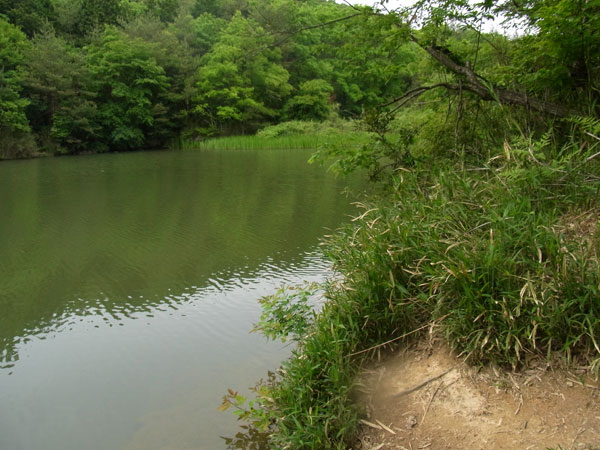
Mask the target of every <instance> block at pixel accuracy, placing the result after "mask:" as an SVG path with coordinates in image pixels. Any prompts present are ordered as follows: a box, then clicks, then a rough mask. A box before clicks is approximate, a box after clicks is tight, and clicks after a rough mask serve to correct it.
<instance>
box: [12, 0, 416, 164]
mask: <svg viewBox="0 0 600 450" xmlns="http://www.w3.org/2000/svg"><path fill="white" fill-rule="evenodd" d="M360 15H362V14H359V13H358V12H357V11H355V10H353V9H352V8H350V7H348V6H342V5H338V4H336V3H334V2H329V1H320V0H310V1H302V2H299V1H281V0H273V1H271V0H269V1H252V0H251V1H247V0H223V1H214V0H213V1H205V0H195V1H194V0H158V1H157V0H139V1H135V0H134V1H130V0H106V1H95V0H83V1H77V0H73V1H70V0H69V1H68V0H23V1H17V2H15V1H8V0H7V1H2V2H0V30H1V31H0V39H1V40H0V55H1V56H0V67H2V71H1V72H0V77H1V78H0V86H1V87H2V90H1V91H0V118H1V119H0V127H1V129H2V133H1V136H2V137H1V142H0V149H1V150H0V155H3V156H4V157H19V156H27V155H31V154H32V153H35V152H36V151H41V152H46V153H57V154H64V153H79V152H97V151H107V150H111V151H113V150H128V149H140V148H157V147H163V146H165V145H166V144H168V143H169V142H170V141H171V140H172V139H173V138H176V137H179V136H181V135H183V136H186V137H191V138H202V137H206V136H211V135H231V134H248V133H253V132H255V131H256V130H257V129H258V128H260V127H263V126H265V125H266V124H270V123H277V122H279V121H282V120H291V119H296V120H322V119H325V118H327V117H328V116H329V115H330V114H332V112H334V111H335V112H338V113H339V114H340V115H341V116H356V115H358V114H360V112H361V109H362V108H363V107H369V106H375V105H377V104H379V103H382V102H383V101H384V100H385V99H388V98H390V97H392V96H394V95H399V94H400V93H401V92H403V91H404V90H405V89H406V88H407V87H408V86H409V85H410V76H409V75H408V73H407V70H406V68H405V66H406V64H408V63H410V62H411V61H414V60H415V54H414V53H415V52H414V50H411V49H410V46H407V47H406V48H405V49H398V48H397V44H396V43H394V42H390V43H389V44H388V45H386V46H382V47H381V48H379V47H378V46H376V45H375V44H376V43H377V42H378V41H379V37H378V35H377V34H379V32H377V33H376V34H374V35H371V36H370V37H369V39H368V41H365V36H363V35H358V34H357V33H356V30H355V29H354V28H353V27H352V26H348V24H347V23H344V22H349V21H350V20H351V19H355V20H356V19H358V16H360ZM348 16H356V17H348ZM338 21H339V22H338ZM325 23H329V25H328V26H322V27H321V26H319V25H320V24H325ZM382 32H383V31H382ZM389 34H390V36H391V37H390V39H391V41H394V39H395V38H394V37H393V33H392V32H391V31H389ZM399 50H400V51H399Z"/></svg>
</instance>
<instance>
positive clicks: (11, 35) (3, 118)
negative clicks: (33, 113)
mask: <svg viewBox="0 0 600 450" xmlns="http://www.w3.org/2000/svg"><path fill="white" fill-rule="evenodd" d="M27 46H28V42H27V39H26V37H25V35H24V34H23V32H21V31H20V30H19V29H18V28H17V27H15V26H14V25H11V24H10V23H8V22H7V21H5V20H3V19H2V18H0V158H15V157H21V156H29V155H31V154H32V153H33V152H34V151H35V150H36V147H35V142H34V141H33V139H32V137H31V135H30V133H29V122H28V121H27V117H26V115H25V108H26V107H27V105H28V104H29V102H28V101H27V100H26V99H24V98H23V97H22V96H21V91H22V88H23V76H22V72H21V63H22V61H23V57H24V53H25V51H26V49H27Z"/></svg>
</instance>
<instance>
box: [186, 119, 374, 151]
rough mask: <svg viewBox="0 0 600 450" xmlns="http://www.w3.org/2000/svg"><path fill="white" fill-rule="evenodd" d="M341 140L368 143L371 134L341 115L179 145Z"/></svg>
mask: <svg viewBox="0 0 600 450" xmlns="http://www.w3.org/2000/svg"><path fill="white" fill-rule="evenodd" d="M340 142H344V145H347V146H350V147H353V146H360V145H365V144H367V143H368V142H369V134H368V133H366V132H361V131H357V129H356V125H355V124H354V122H352V121H349V120H341V119H339V118H338V119H332V120H328V121H325V122H303V121H289V122H283V123H280V124H277V125H271V126H268V127H266V128H263V129H262V130H260V131H258V133H256V134H255V135H250V136H226V137H217V138H209V139H203V140H195V139H182V140H181V141H180V142H178V143H177V145H175V147H177V148H181V149H183V150H251V149H252V150H259V149H317V148H323V147H330V146H334V145H338V144H339V143H340Z"/></svg>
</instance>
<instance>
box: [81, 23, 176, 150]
mask: <svg viewBox="0 0 600 450" xmlns="http://www.w3.org/2000/svg"><path fill="white" fill-rule="evenodd" d="M87 61H88V64H89V67H90V71H91V74H92V76H93V79H94V88H95V92H96V95H97V104H98V114H99V121H100V124H101V127H102V131H101V136H102V141H103V143H104V144H105V145H106V148H110V149H114V150H127V149H133V148H140V147H142V146H144V145H147V137H148V136H149V135H150V134H151V133H152V132H153V128H154V126H155V125H156V124H157V121H158V120H159V119H160V118H161V117H162V116H163V115H164V114H165V107H164V105H163V104H162V103H161V102H160V96H161V94H162V93H164V92H165V91H166V90H167V88H168V87H169V81H168V79H167V76H166V75H165V71H164V69H163V68H162V67H161V66H160V65H158V64H157V62H156V59H155V58H154V57H153V56H152V49H151V47H150V46H149V44H147V43H145V42H144V41H142V40H139V39H131V38H129V37H128V36H127V35H125V34H124V33H122V32H120V31H118V30H117V29H115V28H114V27H107V28H106V30H105V31H104V34H103V35H102V37H101V39H100V41H99V42H97V43H95V44H93V45H91V46H90V47H89V49H88V58H87Z"/></svg>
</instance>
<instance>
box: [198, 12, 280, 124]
mask: <svg viewBox="0 0 600 450" xmlns="http://www.w3.org/2000/svg"><path fill="white" fill-rule="evenodd" d="M272 43H273V38H272V37H271V36H269V35H268V34H266V33H265V31H264V29H263V28H262V27H260V26H259V25H258V24H257V23H256V22H255V21H253V20H252V19H246V18H244V17H243V16H242V15H241V13H239V12H238V13H237V14H236V15H235V16H234V17H233V18H232V20H231V21H230V23H229V24H228V26H227V27H226V28H225V29H224V30H223V32H222V33H221V35H220V38H219V41H218V42H217V43H216V44H215V45H214V46H213V47H212V49H211V51H210V52H209V53H208V54H207V55H205V57H204V58H203V59H202V66H201V67H200V69H199V70H198V82H197V94H196V96H195V98H194V101H195V103H196V106H195V108H194V112H195V114H196V116H197V118H198V120H199V123H200V126H201V128H202V129H203V130H204V132H208V133H214V132H217V131H219V132H223V133H231V132H245V131H253V130H255V129H256V128H257V127H258V125H259V124H260V123H261V122H263V121H266V120H271V119H273V118H275V117H276V116H277V108H281V106H282V105H283V103H284V101H285V100H286V98H287V96H288V95H289V93H290V92H291V86H290V84H289V83H288V79H289V73H288V72H287V70H285V69H284V68H283V67H282V66H281V64H280V60H281V53H280V51H279V49H278V48H273V47H270V45H271V44H272Z"/></svg>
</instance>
